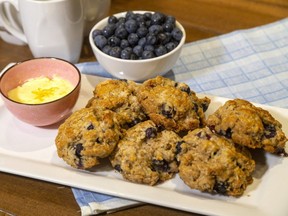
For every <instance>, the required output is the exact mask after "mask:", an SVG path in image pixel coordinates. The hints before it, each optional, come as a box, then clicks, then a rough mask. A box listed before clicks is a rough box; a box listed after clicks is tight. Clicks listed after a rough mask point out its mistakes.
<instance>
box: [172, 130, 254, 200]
mask: <svg viewBox="0 0 288 216" xmlns="http://www.w3.org/2000/svg"><path fill="white" fill-rule="evenodd" d="M177 149H178V152H179V154H178V160H179V163H180V164H179V175H180V177H181V179H182V180H183V181H184V183H185V184H187V185H188V186H189V187H191V188H192V189H197V190H200V191H203V192H210V193H219V194H224V195H229V196H240V195H242V194H243V192H244V191H245V189H246V187H247V186H248V185H249V184H251V183H252V182H253V178H252V173H253V171H254V169H255V162H254V160H252V158H251V155H250V153H249V151H247V149H245V147H243V146H238V147H237V146H235V145H234V144H233V143H232V141H230V140H228V139H226V138H224V137H221V136H219V135H217V134H215V133H212V132H211V131H210V129H209V128H207V127H205V128H201V129H200V128H199V129H195V130H194V131H190V132H189V133H188V134H187V135H186V136H184V137H183V142H182V143H179V144H178V148H177Z"/></svg>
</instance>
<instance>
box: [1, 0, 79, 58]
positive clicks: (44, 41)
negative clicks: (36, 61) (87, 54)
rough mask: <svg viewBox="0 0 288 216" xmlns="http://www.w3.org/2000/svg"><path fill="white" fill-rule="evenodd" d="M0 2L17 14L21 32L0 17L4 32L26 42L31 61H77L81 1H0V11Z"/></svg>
mask: <svg viewBox="0 0 288 216" xmlns="http://www.w3.org/2000/svg"><path fill="white" fill-rule="evenodd" d="M4 2H9V3H10V4H12V5H13V6H14V7H15V9H16V10H17V11H18V12H19V14H20V19H21V22H22V27H23V32H22V31H19V29H16V28H14V27H13V26H12V25H11V24H9V20H7V19H5V17H3V15H2V14H1V13H0V16H2V20H3V23H2V24H3V26H4V28H5V29H6V30H7V31H9V32H10V33H11V34H12V35H14V36H15V37H17V38H18V39H20V40H22V41H24V42H26V43H27V44H28V46H29V48H30V50H31V52H32V54H33V56H34V57H58V58H62V59H65V60H67V61H70V62H73V63H76V62H77V61H78V60H79V57H80V53H81V48H82V42H83V33H84V5H83V1H82V0H19V1H18V0H0V7H1V5H2V4H4Z"/></svg>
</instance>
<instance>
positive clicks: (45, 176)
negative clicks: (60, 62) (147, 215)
mask: <svg viewBox="0 0 288 216" xmlns="http://www.w3.org/2000/svg"><path fill="white" fill-rule="evenodd" d="M103 80H105V79H104V78H100V77H96V76H88V75H83V76H82V87H81V93H80V98H79V100H78V102H77V104H76V106H75V109H74V110H76V109H80V108H82V107H84V106H85V105H86V103H87V101H88V99H90V98H91V97H92V91H93V89H94V87H95V85H96V84H97V83H98V82H100V81H103ZM202 96H203V95H199V97H202ZM208 97H210V98H211V101H212V102H211V105H210V107H209V109H208V111H207V114H206V115H209V114H210V113H212V112H214V111H215V110H216V109H217V108H218V107H219V106H220V105H221V104H223V103H224V102H225V101H226V99H224V98H219V97H212V96H208ZM257 106H260V105H257ZM262 107H263V108H265V109H267V110H269V111H270V113H271V114H272V115H273V116H274V117H275V118H276V119H278V120H279V121H280V122H281V123H282V125H283V130H284V132H285V134H286V135H287V134H288V110H286V109H281V108H276V107H269V106H262ZM0 131H1V133H0V171H2V172H7V173H12V174H16V175H21V176H25V177H30V178H35V179H39V180H44V181H49V182H54V183H58V184H62V185H67V186H72V187H77V188H81V189H86V190H90V191H95V192H100V193H105V194H109V195H115V196H118V197H123V198H127V199H132V200H137V201H142V202H147V203H152V204H156V205H161V206H166V207H169V208H175V209H179V210H184V211H188V212H195V213H200V214H204V215H218V216H231V215H233V216H243V215H253V216H272V215H273V216H287V215H288V205H287V204H288V158H282V157H278V156H274V155H271V154H265V153H263V152H262V153H259V156H258V157H257V160H256V163H257V168H256V172H255V173H254V175H253V177H254V181H253V184H251V185H250V186H249V187H248V188H247V190H246V191H245V193H244V195H243V196H241V197H239V198H233V197H227V196H221V195H210V194H206V193H201V192H199V191H196V190H192V189H190V188H189V187H188V186H186V185H185V184H184V183H183V182H182V180H181V179H180V178H179V176H178V175H176V176H175V178H173V179H172V180H169V181H167V182H165V183H163V184H160V185H158V186H153V187H152V186H147V185H140V184H135V183H130V182H127V181H125V180H123V178H122V177H121V175H119V174H118V173H116V172H115V171H113V170H112V168H111V167H110V166H109V165H100V166H99V167H98V168H97V167H96V168H95V170H93V171H91V172H88V171H81V170H77V169H74V168H71V167H69V166H68V165H67V164H66V163H64V161H63V160H62V159H60V158H58V156H57V152H56V147H55V144H54V139H55V137H56V135H57V125H55V126H50V127H42V128H41V127H33V126H30V125H28V124H25V123H23V122H21V121H19V120H17V119H16V118H14V117H13V116H12V115H11V114H10V113H9V111H8V110H7V109H6V108H5V106H4V104H3V101H2V100H1V101H0Z"/></svg>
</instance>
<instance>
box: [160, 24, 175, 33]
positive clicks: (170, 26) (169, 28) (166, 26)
mask: <svg viewBox="0 0 288 216" xmlns="http://www.w3.org/2000/svg"><path fill="white" fill-rule="evenodd" d="M174 28H175V25H174V24H173V23H170V22H165V23H164V24H163V30H164V31H165V32H172V30H173V29H174Z"/></svg>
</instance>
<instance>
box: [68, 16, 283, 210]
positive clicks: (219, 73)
mask: <svg viewBox="0 0 288 216" xmlns="http://www.w3.org/2000/svg"><path fill="white" fill-rule="evenodd" d="M77 67H78V68H79V69H80V71H81V72H82V73H85V74H92V75H97V76H102V77H107V78H113V77H112V76H111V75H110V74H108V73H107V72H106V71H105V70H104V69H103V68H102V67H101V66H100V65H99V64H98V63H97V62H89V63H80V64H77ZM165 76H166V77H168V78H170V79H173V80H176V81H182V82H185V83H187V84H188V85H189V86H190V87H191V89H193V90H194V91H195V92H197V93H204V94H209V95H216V96H221V97H226V98H243V99H246V100H249V101H251V102H255V103H260V104H267V105H271V106H277V107H282V108H288V18H286V19H283V20H279V21H277V22H274V23H271V24H268V25H264V26H260V27H256V28H252V29H247V30H239V31H235V32H231V33H229V34H225V35H221V36H218V37H213V38H210V39H206V40H201V41H197V42H193V43H188V44H185V46H184V47H183V49H182V52H181V55H180V58H179V60H178V61H177V63H176V65H175V66H174V68H173V70H172V72H169V73H167V74H166V75H165ZM72 191H73V193H74V196H75V198H76V201H77V203H78V204H79V206H80V208H81V212H82V215H91V214H98V213H101V212H103V211H104V212H109V211H111V210H112V211H116V210H118V209H122V208H127V207H130V206H132V205H135V204H139V203H138V202H134V201H131V200H125V199H120V198H117V197H112V196H107V195H103V194H99V193H94V192H88V191H84V190H80V189H76V188H73V189H72Z"/></svg>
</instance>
